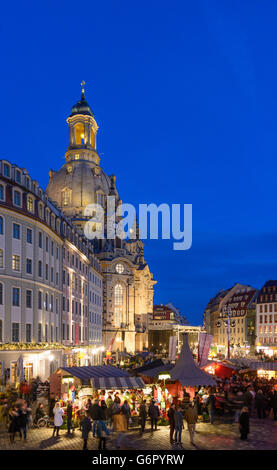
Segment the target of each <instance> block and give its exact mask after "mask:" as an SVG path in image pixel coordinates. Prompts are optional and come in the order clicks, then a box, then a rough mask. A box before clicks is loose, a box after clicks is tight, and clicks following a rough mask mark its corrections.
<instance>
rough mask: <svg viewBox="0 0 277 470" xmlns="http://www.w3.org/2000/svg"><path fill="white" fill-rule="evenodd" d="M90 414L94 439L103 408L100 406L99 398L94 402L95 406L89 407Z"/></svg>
mask: <svg viewBox="0 0 277 470" xmlns="http://www.w3.org/2000/svg"><path fill="white" fill-rule="evenodd" d="M88 412H89V415H90V417H91V419H92V421H93V426H92V434H93V437H95V432H96V426H97V422H98V421H99V419H101V408H100V406H99V400H98V398H96V399H95V400H94V403H93V405H91V407H89V409H88Z"/></svg>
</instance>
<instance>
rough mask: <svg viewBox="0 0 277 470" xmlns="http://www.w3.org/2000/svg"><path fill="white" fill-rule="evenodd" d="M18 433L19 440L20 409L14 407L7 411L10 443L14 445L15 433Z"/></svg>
mask: <svg viewBox="0 0 277 470" xmlns="http://www.w3.org/2000/svg"><path fill="white" fill-rule="evenodd" d="M17 432H18V433H19V436H20V439H21V437H22V436H21V431H20V409H19V407H18V406H15V407H14V408H12V409H11V410H10V411H9V427H8V433H9V436H10V442H11V443H14V439H15V435H16V433H17Z"/></svg>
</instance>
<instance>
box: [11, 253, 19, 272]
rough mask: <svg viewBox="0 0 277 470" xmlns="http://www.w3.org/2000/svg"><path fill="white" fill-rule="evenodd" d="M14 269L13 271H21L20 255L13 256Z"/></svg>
mask: <svg viewBox="0 0 277 470" xmlns="http://www.w3.org/2000/svg"><path fill="white" fill-rule="evenodd" d="M12 269H13V271H20V256H18V255H13V256H12Z"/></svg>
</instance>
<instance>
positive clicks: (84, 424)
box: [80, 410, 92, 450]
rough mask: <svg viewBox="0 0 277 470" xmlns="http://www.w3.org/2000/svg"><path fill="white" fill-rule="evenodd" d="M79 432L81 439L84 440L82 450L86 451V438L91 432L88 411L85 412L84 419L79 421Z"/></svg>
mask: <svg viewBox="0 0 277 470" xmlns="http://www.w3.org/2000/svg"><path fill="white" fill-rule="evenodd" d="M80 427H81V431H82V438H83V440H84V445H83V450H87V448H88V447H87V446H88V436H89V433H90V431H91V430H92V424H91V419H90V414H89V411H88V410H87V411H86V414H85V417H84V419H83V420H82V421H81V424H80Z"/></svg>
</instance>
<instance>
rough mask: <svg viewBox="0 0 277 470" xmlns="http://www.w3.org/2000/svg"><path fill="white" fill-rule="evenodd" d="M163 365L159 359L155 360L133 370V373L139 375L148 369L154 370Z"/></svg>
mask: <svg viewBox="0 0 277 470" xmlns="http://www.w3.org/2000/svg"><path fill="white" fill-rule="evenodd" d="M163 365H164V362H163V361H162V360H161V359H156V360H155V361H152V362H150V363H149V364H144V365H143V366H140V367H137V368H136V369H133V372H138V373H139V374H141V373H142V372H144V371H146V370H147V371H148V370H150V369H154V368H157V367H160V366H163Z"/></svg>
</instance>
